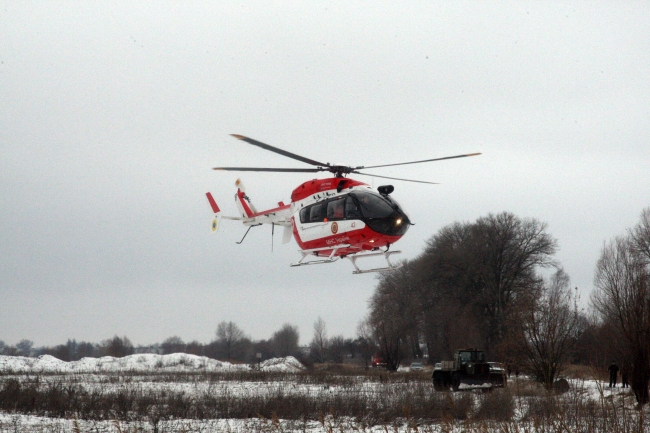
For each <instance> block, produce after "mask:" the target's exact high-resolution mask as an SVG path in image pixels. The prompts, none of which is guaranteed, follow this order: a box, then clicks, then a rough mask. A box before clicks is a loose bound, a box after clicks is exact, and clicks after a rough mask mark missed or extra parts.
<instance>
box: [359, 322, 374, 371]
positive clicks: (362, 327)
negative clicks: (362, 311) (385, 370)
mask: <svg viewBox="0 0 650 433" xmlns="http://www.w3.org/2000/svg"><path fill="white" fill-rule="evenodd" d="M356 343H357V346H358V348H359V353H360V354H361V357H362V358H363V366H364V367H365V368H368V367H369V366H370V363H371V362H372V356H373V355H374V354H375V352H377V344H375V341H374V339H373V336H372V327H371V326H370V324H369V323H368V320H363V321H361V322H359V324H358V325H357V339H356Z"/></svg>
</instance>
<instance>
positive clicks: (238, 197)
mask: <svg viewBox="0 0 650 433" xmlns="http://www.w3.org/2000/svg"><path fill="white" fill-rule="evenodd" d="M235 186H236V187H237V193H236V194H235V203H236V204H237V209H239V214H240V215H241V216H242V217H244V218H252V217H253V215H254V214H256V213H257V209H255V206H253V203H251V199H250V198H248V196H247V195H246V188H245V187H244V183H243V182H242V181H241V179H237V181H236V182H235Z"/></svg>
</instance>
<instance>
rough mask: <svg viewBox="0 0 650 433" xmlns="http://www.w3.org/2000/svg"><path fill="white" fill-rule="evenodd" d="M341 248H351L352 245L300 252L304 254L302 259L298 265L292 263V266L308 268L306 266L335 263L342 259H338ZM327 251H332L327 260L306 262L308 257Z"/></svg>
mask: <svg viewBox="0 0 650 433" xmlns="http://www.w3.org/2000/svg"><path fill="white" fill-rule="evenodd" d="M341 248H350V245H348V244H345V245H336V246H334V247H324V248H312V249H311V250H300V254H302V257H301V258H300V260H298V261H297V262H296V263H291V266H306V265H320V264H322V263H334V262H335V261H337V260H338V259H339V258H340V257H336V252H337V251H338V250H340V249H341ZM326 250H332V252H331V254H330V255H329V256H328V257H327V258H326V259H316V260H309V261H307V262H305V261H304V260H305V259H306V258H307V257H308V256H310V255H312V254H314V253H317V252H319V251H326Z"/></svg>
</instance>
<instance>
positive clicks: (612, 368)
mask: <svg viewBox="0 0 650 433" xmlns="http://www.w3.org/2000/svg"><path fill="white" fill-rule="evenodd" d="M607 371H609V387H610V388H611V387H614V388H616V376H618V365H616V361H612V363H611V364H609V368H608V369H607Z"/></svg>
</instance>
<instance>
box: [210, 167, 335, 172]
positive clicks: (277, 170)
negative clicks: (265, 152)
mask: <svg viewBox="0 0 650 433" xmlns="http://www.w3.org/2000/svg"><path fill="white" fill-rule="evenodd" d="M213 170H224V171H268V172H275V173H317V172H319V171H325V170H326V169H324V168H271V167H214V168H213Z"/></svg>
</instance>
